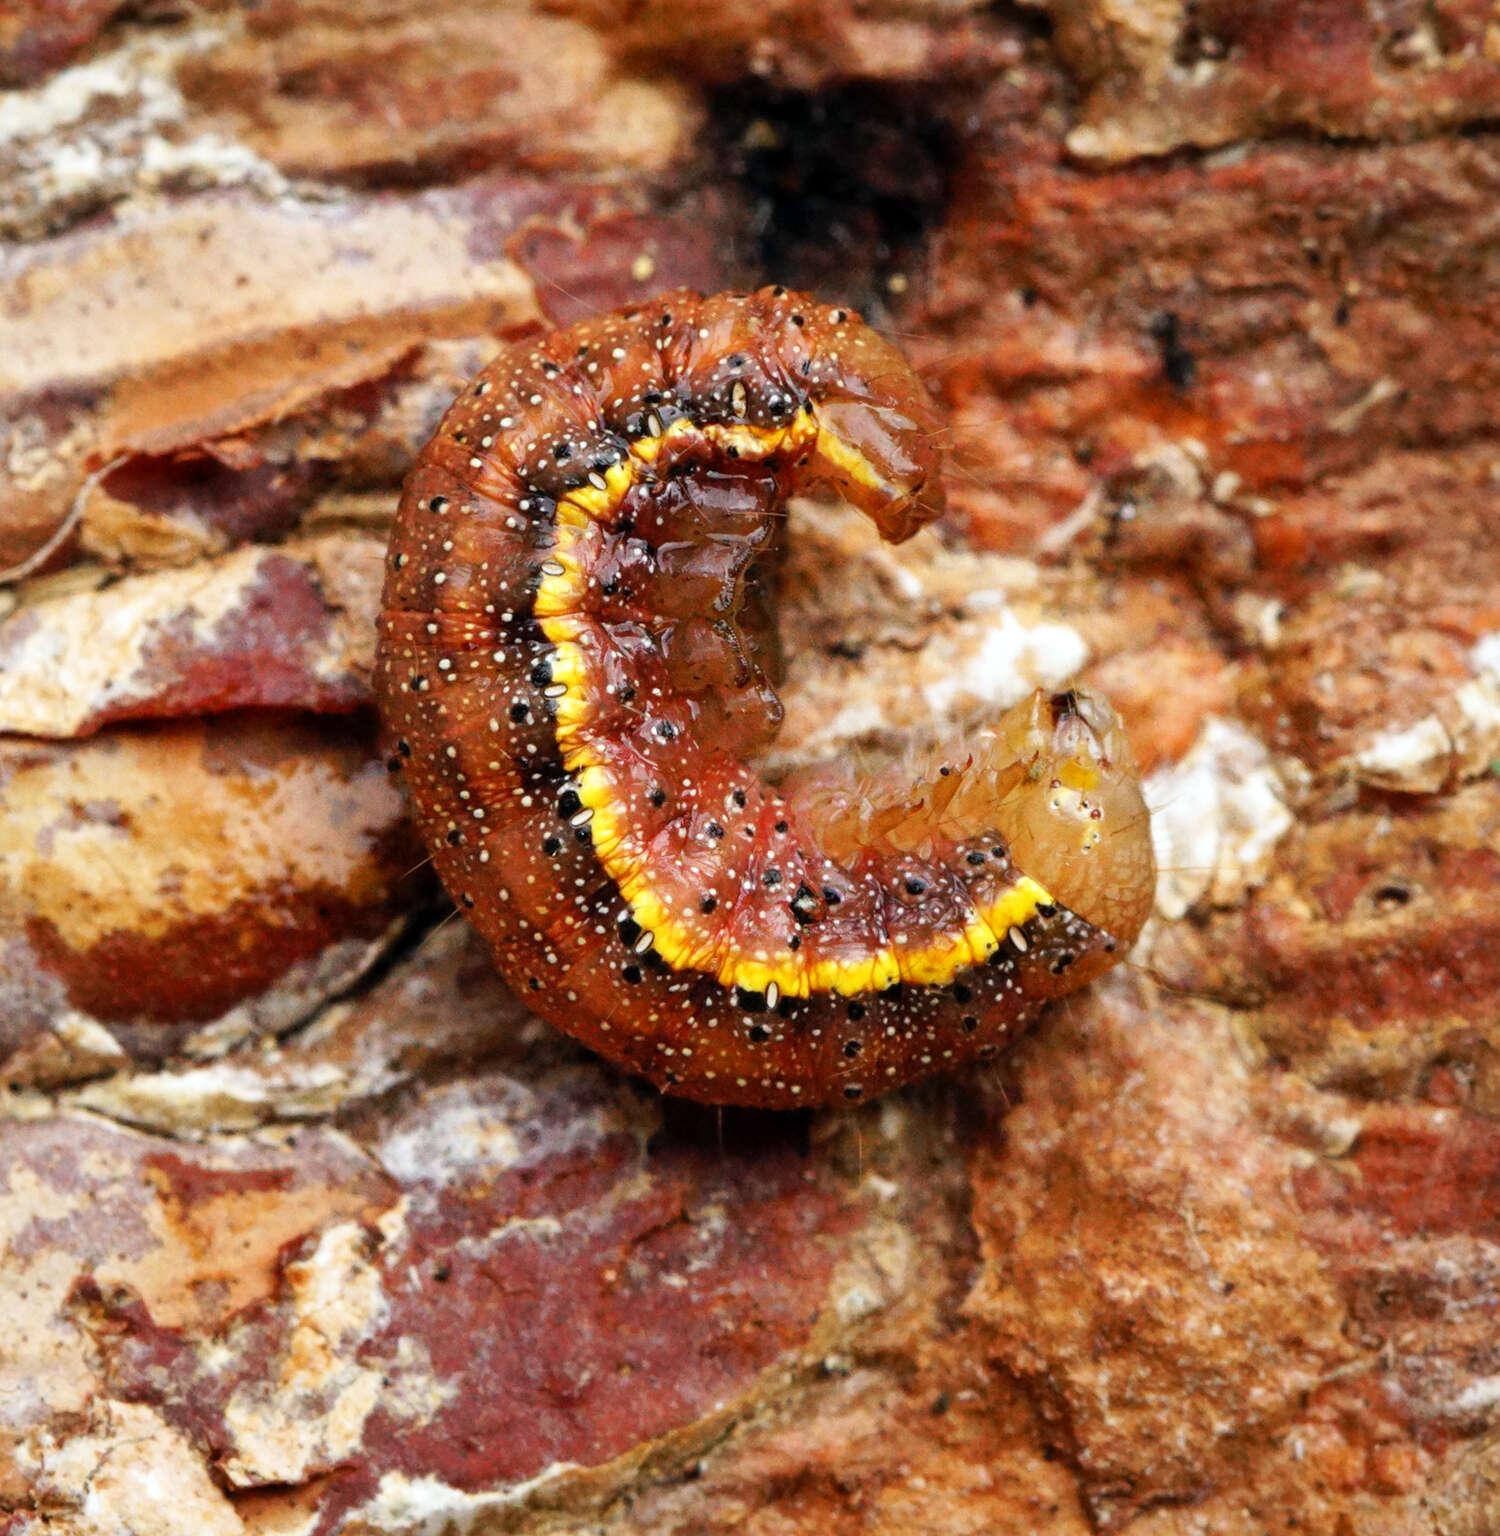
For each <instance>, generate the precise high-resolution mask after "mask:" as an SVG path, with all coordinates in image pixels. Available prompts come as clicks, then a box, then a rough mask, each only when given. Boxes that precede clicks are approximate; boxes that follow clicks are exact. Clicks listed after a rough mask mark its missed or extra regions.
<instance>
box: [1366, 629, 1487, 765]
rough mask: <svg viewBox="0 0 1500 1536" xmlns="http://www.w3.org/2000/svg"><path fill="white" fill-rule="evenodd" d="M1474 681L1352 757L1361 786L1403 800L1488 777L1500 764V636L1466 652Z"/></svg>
mask: <svg viewBox="0 0 1500 1536" xmlns="http://www.w3.org/2000/svg"><path fill="white" fill-rule="evenodd" d="M1469 664H1470V665H1471V666H1472V667H1473V669H1474V676H1473V677H1471V678H1469V679H1468V680H1467V681H1466V682H1463V683H1460V684H1459V686H1458V687H1457V688H1455V689H1454V690H1453V692H1452V694H1450V695H1449V696H1448V697H1447V698H1446V699H1442V700H1440V701H1439V702H1438V704H1437V705H1436V707H1435V708H1434V709H1433V710H1432V711H1431V712H1430V713H1428V714H1425V715H1423V716H1421V717H1420V718H1419V719H1417V720H1414V721H1413V722H1412V723H1411V724H1410V725H1406V726H1400V727H1392V728H1391V729H1390V730H1385V731H1379V732H1377V733H1376V734H1375V735H1374V736H1373V737H1372V738H1371V739H1370V740H1369V741H1368V742H1367V743H1366V745H1365V746H1364V747H1363V748H1361V750H1360V751H1358V752H1357V753H1355V754H1354V756H1353V759H1352V764H1351V766H1352V769H1353V773H1354V776H1355V777H1356V778H1358V779H1359V780H1360V781H1361V782H1363V783H1366V784H1372V785H1375V786H1376V787H1378V788H1380V789H1394V790H1400V791H1402V792H1404V793H1407V794H1435V793H1436V792H1437V791H1438V790H1440V789H1442V788H1444V787H1445V786H1447V785H1449V784H1451V783H1453V782H1455V781H1459V782H1462V781H1463V780H1466V779H1475V778H1480V777H1482V776H1483V775H1485V774H1487V773H1492V772H1494V771H1495V769H1496V765H1497V763H1500V631H1496V632H1492V633H1490V634H1487V635H1482V636H1481V637H1480V638H1479V640H1477V641H1476V642H1475V644H1474V646H1473V648H1472V649H1471V650H1470V652H1469Z"/></svg>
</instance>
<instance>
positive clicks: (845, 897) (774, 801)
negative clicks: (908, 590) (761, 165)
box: [375, 287, 1155, 1107]
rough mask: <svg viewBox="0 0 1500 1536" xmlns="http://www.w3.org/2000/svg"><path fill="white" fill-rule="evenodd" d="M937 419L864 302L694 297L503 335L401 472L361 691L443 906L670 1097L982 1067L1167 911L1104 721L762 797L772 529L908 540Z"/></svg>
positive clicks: (1066, 715)
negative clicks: (820, 519)
mask: <svg viewBox="0 0 1500 1536" xmlns="http://www.w3.org/2000/svg"><path fill="white" fill-rule="evenodd" d="M934 430H935V417H934V412H933V408H932V406H931V404H930V403H929V401H928V398H927V396H926V393H925V391H924V388H923V386H922V384H921V382H920V381H919V379H918V378H917V377H916V375H915V374H914V372H913V371H912V369H911V367H910V366H909V364H908V363H907V362H906V360H905V359H904V358H903V357H902V356H901V354H900V353H899V352H898V351H897V350H896V349H895V348H894V347H893V346H892V345H890V344H889V343H888V342H886V341H885V340H884V339H883V338H882V337H881V336H880V335H878V334H877V333H876V332H875V331H873V330H872V329H870V328H869V327H868V326H866V325H865V324H864V323H863V322H862V321H861V320H860V319H859V317H858V316H856V315H855V314H853V313H852V312H851V311H849V310H846V309H841V308H836V307H831V306H826V305H823V304H820V303H817V302H815V301H813V300H812V299H811V298H809V297H807V296H805V295H802V294H798V293H794V292H791V291H789V290H787V289H785V288H782V287H774V288H763V289H760V290H759V291H757V292H755V293H752V294H718V295H715V296H713V297H707V298H705V297H702V296H700V295H698V294H696V293H691V292H687V291H676V292H671V293H668V294H666V295H664V296H662V297H661V298H660V299H658V300H655V301H653V302H652V303H651V304H649V305H637V306H635V307H633V308H627V309H623V310H620V311H618V312H616V313H612V314H607V315H603V316H600V317H598V318H595V319H591V320H587V321H584V322H582V323H579V324H576V325H573V326H570V327H568V328H566V329H560V330H556V331H553V332H551V333H548V334H546V335H544V336H542V337H541V338H540V339H537V340H532V341H527V342H522V343H518V344H514V345H511V346H510V347H508V348H507V349H506V350H504V351H502V353H501V354H500V355H499V356H498V357H497V358H496V359H495V361H494V362H492V363H491V364H490V365H489V367H487V368H486V369H485V370H484V371H483V372H482V373H481V374H480V375H479V376H478V377H477V378H476V379H475V380H474V381H473V382H472V384H470V385H469V386H468V387H466V389H465V390H464V392H463V393H462V394H461V395H460V396H459V398H458V399H457V400H456V401H455V402H454V404H453V406H452V407H451V408H450V410H449V411H448V413H447V415H446V416H445V417H444V419H443V421H442V423H441V425H440V426H439V427H438V430H437V432H436V433H435V435H434V436H433V438H432V439H431V441H430V442H429V443H428V444H427V445H426V447H425V448H424V449H423V450H422V452H421V454H420V455H419V457H418V459H417V461H416V463H415V466H414V468H413V469H412V472H411V474H410V476H409V478H408V479H407V481H406V484H405V488H404V491H403V494H402V498H401V502H400V506H399V510H398V513H397V517H396V522H395V527H394V532H393V534H392V537H391V541H390V546H389V552H388V556H387V563H386V576H385V587H384V593H383V597H382V604H381V608H382V611H381V616H380V625H379V636H378V645H377V657H376V669H375V688H376V695H377V699H378V702H379V706H380V709H381V712H382V715H383V719H384V725H385V730H386V740H387V744H388V750H389V753H390V758H391V763H392V766H393V767H399V768H400V769H401V770H402V771H403V773H404V775H405V778H406V780H407V783H408V786H409V790H410V795H411V799H412V802H413V804H414V807H415V814H416V817H417V820H418V823H419V825H420V827H421V830H422V832H423V835H424V837H425V839H426V841H427V843H428V845H429V847H430V848H431V851H432V855H433V859H434V861H435V863H436V865H437V869H438V872H439V874H440V876H441V877H442V880H443V882H444V884H445V885H446V887H447V889H448V891H449V893H450V894H451V895H452V896H453V898H454V900H455V901H456V902H457V904H458V906H459V907H460V908H461V909H462V910H463V911H464V912H465V913H466V914H467V915H468V918H469V920H470V921H471V922H472V923H473V924H474V925H475V926H476V927H477V928H478V930H479V931H480V933H481V934H482V935H483V937H484V938H485V940H486V941H487V942H488V944H489V947H490V948H491V950H492V952H493V954H494V957H495V960H496V962H497V964H498V966H499V968H500V970H501V971H502V972H503V974H504V975H505V976H506V978H507V979H508V980H509V981H510V983H511V984H512V985H513V986H514V987H515V988H517V989H518V991H519V992H520V994H521V996H522V997H524V998H525V999H527V1001H528V1002H529V1003H530V1004H531V1006H532V1007H533V1008H534V1009H535V1011H536V1012H537V1013H539V1014H540V1015H542V1016H543V1017H544V1018H546V1019H548V1020H550V1021H551V1022H552V1023H554V1024H556V1025H558V1026H559V1027H560V1028H562V1029H563V1030H565V1031H567V1032H568V1033H569V1034H571V1035H573V1036H575V1037H576V1038H578V1039H579V1040H581V1041H583V1042H584V1043H585V1044H587V1045H588V1046H590V1047H592V1048H593V1049H594V1050H596V1051H598V1052H600V1053H602V1054H603V1055H604V1056H607V1057H609V1058H611V1059H613V1060H614V1061H616V1062H619V1063H621V1064H622V1065H623V1066H625V1067H627V1068H629V1069H630V1070H632V1071H634V1072H637V1073H640V1074H642V1075H643V1076H645V1077H646V1078H647V1079H649V1080H650V1081H651V1082H652V1083H653V1084H655V1085H657V1086H658V1087H659V1088H661V1089H663V1090H665V1091H667V1092H672V1093H677V1094H681V1095H685V1096H688V1097H691V1098H694V1099H698V1100H702V1101H705V1102H708V1103H716V1104H742V1105H755V1106H765V1107H788V1106H795V1105H810V1104H826V1103H847V1102H850V1101H855V1100H859V1099H862V1098H865V1097H867V1096H873V1095H874V1094H877V1093H881V1092H884V1091H886V1090H888V1089H891V1088H894V1087H896V1086H898V1085H900V1084H902V1083H905V1082H908V1081H910V1080H912V1079H914V1078H917V1077H921V1076H924V1075H926V1074H928V1073H931V1072H936V1071H941V1070H945V1069H952V1068H957V1067H960V1066H962V1065H964V1064H965V1063H968V1062H972V1061H976V1060H977V1061H985V1060H989V1059H991V1058H993V1057H994V1056H995V1055H996V1054H997V1053H998V1052H999V1051H1000V1050H1001V1049H1002V1047H1003V1046H1004V1045H1005V1044H1006V1042H1007V1041H1009V1040H1011V1039H1012V1038H1013V1037H1015V1036H1016V1035H1017V1033H1018V1032H1020V1031H1021V1030H1022V1029H1024V1028H1025V1027H1026V1026H1027V1025H1028V1024H1029V1023H1030V1021H1031V1020H1033V1019H1034V1018H1035V1016H1036V1015H1037V1013H1038V1012H1039V1010H1040V1009H1041V1007H1042V1006H1043V1004H1044V1003H1045V1002H1046V1001H1047V1000H1048V999H1049V998H1053V997H1056V996H1058V995H1060V994H1061V993H1064V992H1067V991H1071V990H1073V989H1074V988H1076V987H1079V986H1082V985H1083V984H1085V983H1086V982H1087V981H1089V980H1090V979H1091V978H1093V977H1095V976H1097V975H1098V974H1099V973H1100V972H1102V971H1103V970H1105V969H1107V968H1108V967H1109V966H1110V965H1112V964H1114V963H1115V962H1116V961H1117V960H1118V959H1119V958H1120V957H1121V955H1122V953H1123V951H1124V949H1125V948H1126V947H1127V946H1128V945H1129V944H1130V942H1131V941H1132V940H1133V939H1134V938H1135V936H1136V934H1137V932H1138V931H1139V929H1140V927H1141V925H1142V923H1143V922H1144V920H1145V915H1146V912H1147V909H1148V906H1149V903H1150V899H1151V893H1152V889H1153V886H1154V875H1155V872H1154V865H1153V862H1152V856H1151V845H1150V839H1149V835H1148V829H1147V817H1146V811H1145V806H1144V804H1143V802H1142V799H1141V794H1140V789H1139V784H1138V779H1137V776H1136V773H1135V770H1134V768H1133V765H1132V762H1131V759H1130V755H1129V751H1128V748H1127V746H1126V743H1125V739H1124V736H1123V733H1122V731H1121V728H1120V725H1119V723H1118V721H1117V720H1116V718H1115V716H1114V715H1113V713H1112V712H1111V711H1110V709H1109V707H1108V706H1107V705H1106V704H1105V703H1103V702H1102V701H1101V700H1098V699H1095V698H1092V697H1089V696H1088V695H1086V694H1084V693H1081V692H1077V691H1073V692H1067V693H1061V694H1055V695H1050V696H1049V695H1046V694H1042V693H1038V694H1036V695H1035V696H1034V697H1032V698H1031V699H1029V700H1027V701H1024V702H1023V703H1021V704H1020V705H1018V706H1016V707H1015V708H1014V709H1012V710H1011V711H1009V712H1008V713H1006V714H1005V715H1003V716H1002V717H1001V718H1000V719H998V720H996V721H994V722H993V723H992V724H990V725H988V726H986V727H985V728H983V729H981V730H979V731H978V732H976V733H974V734H973V735H972V736H971V738H970V739H968V740H967V741H965V742H962V743H958V744H955V745H954V746H953V747H951V748H950V749H949V750H947V751H944V750H942V749H941V748H932V749H929V750H928V751H927V752H926V753H925V754H923V755H921V756H918V757H913V758H909V759H908V760H907V761H905V762H903V763H900V764H897V765H894V766H893V767H891V768H890V769H888V770H885V771H883V772H882V773H880V774H878V775H874V776H866V777H860V776H858V775H856V774H854V773H852V772H851V771H849V770H841V769H840V768H839V767H838V766H837V765H832V766H830V767H829V768H828V769H826V770H823V771H818V772H807V773H803V774H801V775H793V776H792V777H790V778H789V779H788V780H787V781H786V782H783V783H780V784H779V785H775V786H772V785H770V784H768V783H766V782H765V781H764V780H763V779H762V777H761V776H760V775H759V774H758V772H757V771H756V769H755V768H754V767H753V766H752V765H751V764H752V761H753V759H754V756H755V754H756V752H757V751H758V750H759V749H761V748H762V747H764V746H765V745H766V744H767V743H768V742H769V740H770V739H771V738H772V736H773V735H774V733H775V730H776V727H777V724H778V722H779V720H780V718H781V705H780V701H779V699H778V697H777V694H776V690H775V686H774V681H773V679H772V675H771V674H772V671H773V670H774V668H773V667H772V665H771V660H772V658H771V654H770V652H771V632H772V630H773V624H772V621H771V620H770V619H769V618H768V617H767V614H766V608H765V605H764V604H763V603H761V602H760V601H759V600H758V596H759V594H760V591H761V588H760V586H759V585H758V583H759V579H760V574H761V573H762V572H764V571H765V570H766V569H767V563H768V562H769V561H770V560H771V559H772V558H773V557H774V552H775V550H776V548H777V534H778V531H779V529H780V528H781V527H782V525H783V523H784V518H782V517H781V516H780V515H779V514H780V513H781V511H782V509H783V508H784V504H785V501H786V499H787V497H788V496H789V495H791V494H792V493H793V492H794V491H795V490H798V489H800V488H803V487H805V486H809V485H811V484H813V483H817V482H822V483H825V484H827V485H830V486H831V487H833V488H834V489H836V490H837V491H838V492H840V493H841V494H842V495H843V496H844V497H845V498H846V499H847V500H848V501H850V502H851V503H853V505H854V506H856V507H857V508H859V509H860V510H861V511H863V512H864V513H866V514H867V515H868V516H869V517H870V518H871V519H872V520H873V521H874V523H875V524H876V526H877V528H878V529H879V531H880V533H881V534H882V535H883V536H884V537H885V538H886V539H889V540H891V541H893V542H899V541H901V540H903V539H905V538H907V537H909V536H910V535H911V534H913V533H914V532H915V531H916V530H917V529H918V528H920V527H921V526H923V525H924V524H926V523H927V522H929V521H930V520H931V519H932V518H934V517H935V516H937V515H938V513H939V512H940V511H941V509H942V505H943V500H942V488H941V482H940V478H939V464H938V454H937V449H936V447H935V439H934Z"/></svg>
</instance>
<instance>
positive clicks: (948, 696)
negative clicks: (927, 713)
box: [920, 608, 1088, 718]
mask: <svg viewBox="0 0 1500 1536" xmlns="http://www.w3.org/2000/svg"><path fill="white" fill-rule="evenodd" d="M933 650H934V652H935V653H936V654H934V655H932V656H931V657H929V658H928V662H929V665H928V666H927V667H925V668H924V669H923V670H924V672H928V673H930V674H932V675H929V676H925V677H924V678H923V679H922V681H921V685H920V686H921V689H922V697H923V699H924V701H925V702H926V704H927V707H928V709H929V710H931V711H932V713H933V714H934V715H938V716H942V717H946V718H952V717H954V716H955V715H956V714H958V713H960V712H962V711H966V710H969V709H972V708H974V707H975V706H990V707H993V708H994V709H995V710H997V711H998V710H1002V709H1008V708H1009V707H1010V706H1011V705H1012V704H1015V703H1018V702H1019V701H1020V700H1021V699H1024V698H1025V697H1026V696H1027V695H1028V694H1029V693H1031V692H1032V690H1033V689H1036V688H1048V689H1053V688H1058V687H1061V686H1062V684H1063V683H1065V682H1067V680H1068V679H1069V678H1070V677H1072V676H1073V675H1074V674H1075V673H1076V672H1078V671H1079V669H1080V668H1081V667H1082V666H1083V664H1084V663H1085V662H1086V661H1087V660H1088V645H1087V644H1086V642H1085V641H1084V638H1083V636H1082V635H1080V634H1079V633H1078V631H1077V630H1076V629H1074V628H1073V627H1072V626H1071V625H1069V624H1057V623H1053V622H1051V621H1049V620H1045V619H1039V620H1036V621H1034V622H1031V623H1023V622H1022V621H1021V619H1020V618H1019V617H1017V615H1016V614H1015V613H1014V612H1013V611H1012V610H1011V609H1009V608H1004V609H1001V610H1000V611H999V612H998V613H994V614H991V615H989V616H987V617H985V618H983V619H978V620H969V621H967V622H966V623H964V624H963V625H962V626H961V627H959V628H956V629H955V631H954V632H953V633H952V634H950V635H949V636H947V637H945V640H944V642H943V644H942V645H941V646H940V647H936V646H935V647H933Z"/></svg>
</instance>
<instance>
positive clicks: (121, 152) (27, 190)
mask: <svg viewBox="0 0 1500 1536" xmlns="http://www.w3.org/2000/svg"><path fill="white" fill-rule="evenodd" d="M224 40H225V28H224V26H223V25H218V26H193V27H186V28H182V29H179V30H175V31H165V30H153V31H151V32H148V33H140V34H136V35H134V36H132V37H130V38H129V40H128V41H126V42H125V43H124V44H123V45H122V46H121V47H119V48H117V49H115V50H114V51H113V52H112V53H108V54H105V55H104V56H103V57H101V58H97V59H92V60H90V61H88V62H87V63H83V64H78V65H75V66H73V67H72V68H71V69H64V70H62V71H60V72H59V73H58V74H55V75H53V76H52V77H51V78H50V79H49V80H47V81H45V82H44V83H43V84H41V85H40V86H38V87H36V88H35V89H34V90H31V91H13V92H10V93H8V94H0V170H3V172H4V174H3V175H0V237H4V238H9V239H19V240H26V239H35V238H37V237H39V236H41V235H44V234H47V233H48V232H50V231H52V230H55V229H58V228H60V227H61V226H63V225H64V224H66V223H68V222H69V221H70V220H72V219H76V218H78V217H80V216H82V215H84V214H86V213H89V212H91V211H93V210H94V209H97V208H100V207H103V206H105V205H106V204H108V203H112V202H116V201H118V200H120V199H121V198H126V197H131V196H139V195H151V194H155V193H157V192H159V191H161V190H162V189H164V188H186V187H226V186H240V185H245V184H249V185H252V186H255V187H257V188H258V189H260V190H261V191H263V192H264V193H266V194H267V195H274V194H277V193H280V192H282V191H283V190H284V189H285V186H286V182H285V179H284V178H283V177H282V175H281V173H280V172H279V171H277V170H276V168H275V167H274V166H272V165H270V164H269V163H268V162H266V161H264V160H262V159H261V158H260V157H259V156H258V155H255V154H253V153H252V152H251V151H250V150H248V149H246V148H245V147H244V146H243V145H240V144H235V143H233V142H231V141H229V140H227V139H225V138H223V137H221V136H220V135H218V134H215V133H210V132H206V131H203V130H199V129H193V128H191V127H190V126H189V123H188V118H189V108H188V104H187V102H186V101H185V100H184V99H183V96H182V93H181V92H180V91H179V90H178V88H177V84H176V78H175V71H176V69H177V67H178V66H179V65H180V64H181V63H182V62H183V61H184V60H185V59H187V58H189V57H191V56H192V55H194V54H197V53H201V52H203V51H205V50H207V49H211V48H214V47H220V46H222V45H223V42H224Z"/></svg>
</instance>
